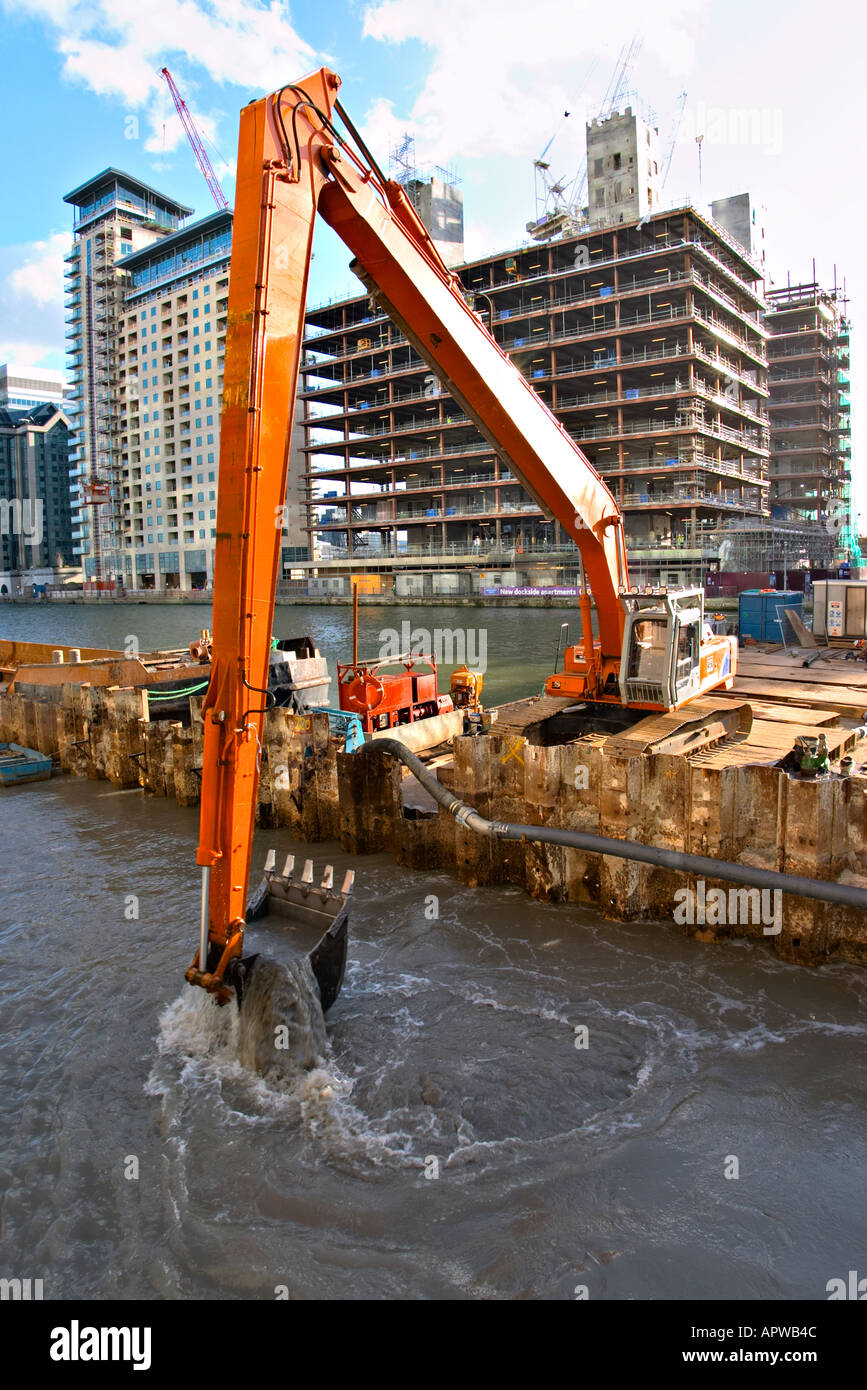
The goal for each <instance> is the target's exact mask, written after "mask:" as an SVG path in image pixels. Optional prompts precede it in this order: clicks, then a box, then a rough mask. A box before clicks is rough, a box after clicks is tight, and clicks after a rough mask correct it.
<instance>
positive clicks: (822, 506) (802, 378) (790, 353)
mask: <svg viewBox="0 0 867 1390" xmlns="http://www.w3.org/2000/svg"><path fill="white" fill-rule="evenodd" d="M767 302H768V307H767V312H766V315H765V324H766V327H767V328H768V330H769V333H770V338H769V339H768V377H769V386H770V400H769V403H768V404H769V412H770V426H771V496H770V501H771V515H772V521H773V527H774V529H775V531H778V532H779V535H780V536H781V537H785V536H787V535H789V536H790V535H791V534H792V532H793V531H794V532H795V533H796V534H797V535H798V537H799V540H800V542H801V548H802V552H803V554H802V564H803V566H804V567H808V568H811V569H815V568H829V567H832V568H833V567H834V566H835V565H836V564H837V563H838V562H839V561H841V560H845V559H847V558H848V559H849V560H851V561H852V562H853V563H854V562H856V560H857V558H858V557H857V556H856V555H855V554H854V553H853V552H854V551H855V550H856V549H857V536H856V528H855V527H854V525H853V520H854V519H853V517H852V515H851V479H852V471H851V470H852V460H851V448H852V445H851V437H852V436H851V428H852V427H851V399H850V391H849V384H850V378H849V319H848V316H847V309H846V300H845V297H844V294H843V292H842V291H841V290H839V289H836V288H835V289H832V290H825V289H822V287H821V286H820V285H818V284H817V283H815V281H814V282H811V283H809V284H800V285H791V284H789V285H786V286H785V287H780V288H778V289H772V290H769V291H768V295H767ZM781 523H783V524H784V525H783V528H782V529H781ZM792 548H793V547H792V544H791V542H790V544H789V547H788V549H789V551H790V552H791V550H792ZM785 558H786V559H787V560H788V562H789V563H790V564H791V562H792V557H791V554H790V553H789V554H787V555H786V556H785Z"/></svg>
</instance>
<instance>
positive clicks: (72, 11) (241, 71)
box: [2, 0, 318, 149]
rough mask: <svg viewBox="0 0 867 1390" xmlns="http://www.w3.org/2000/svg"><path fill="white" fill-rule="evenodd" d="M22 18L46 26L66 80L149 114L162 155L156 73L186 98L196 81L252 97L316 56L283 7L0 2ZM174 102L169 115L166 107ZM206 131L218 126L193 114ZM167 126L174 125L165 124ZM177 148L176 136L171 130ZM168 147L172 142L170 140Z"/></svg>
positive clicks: (155, 0)
mask: <svg viewBox="0 0 867 1390" xmlns="http://www.w3.org/2000/svg"><path fill="white" fill-rule="evenodd" d="M2 3H3V4H4V6H5V7H6V8H8V9H9V10H10V11H11V12H13V13H14V14H15V16H16V18H20V17H21V15H22V13H24V14H27V13H29V14H31V15H33V16H34V17H37V18H39V19H42V20H44V21H45V22H46V23H47V24H48V25H50V26H51V28H52V29H53V30H54V33H55V43H56V48H57V51H58V52H59V53H60V54H61V55H62V56H63V59H64V62H63V75H64V77H66V78H67V79H68V80H70V81H73V82H78V83H82V84H84V85H85V86H87V87H89V88H90V89H91V90H92V91H93V92H96V93H97V94H98V95H99V96H103V97H107V98H112V99H114V100H117V101H121V102H123V103H125V104H126V106H127V108H128V109H129V110H132V111H136V112H137V111H143V112H144V113H145V116H146V119H147V122H148V125H149V127H150V131H151V134H150V137H149V139H148V142H147V148H148V149H154V148H155V147H156V148H158V149H161V148H162V128H163V121H164V118H165V112H166V110H167V109H171V110H173V108H172V107H171V102H170V98H169V96H168V92H167V90H166V86H165V82H164V80H163V78H162V77H161V76H160V68H161V67H163V66H168V67H169V68H170V69H172V68H173V66H175V65H176V66H177V69H178V70H179V72H181V73H182V74H183V80H180V81H179V84H178V85H179V86H180V87H181V89H182V92H183V95H184V98H185V100H186V101H187V103H188V104H190V106H191V109H192V102H191V96H190V92H191V91H192V92H195V82H196V73H197V72H198V73H199V75H206V76H207V77H209V78H210V79H211V80H212V81H214V82H217V83H220V84H228V83H231V84H233V85H235V86H241V87H246V88H247V89H248V91H249V94H250V96H259V95H261V94H262V93H264V92H269V91H273V89H274V88H275V87H276V86H277V85H279V83H281V82H283V81H285V80H286V74H287V73H288V74H290V75H291V76H293V77H295V76H299V77H300V76H303V74H304V73H305V72H306V71H308V70H309V69H310V68H312V67H315V66H316V64H317V61H318V59H317V55H316V53H315V50H314V49H313V48H312V47H311V46H310V45H309V44H308V43H307V42H306V41H305V40H304V39H302V38H301V37H300V36H299V35H298V33H297V32H296V30H295V29H294V28H293V26H292V23H291V21H290V18H289V10H288V6H286V5H285V4H281V3H278V2H277V0H210V2H209V3H208V2H207V0H149V3H143V0H86V2H85V0H82V3H76V0H14V3H13V0H2ZM167 101H168V108H167V105H166V103H167ZM195 119H196V121H197V122H198V123H200V126H201V128H202V129H204V130H205V133H206V134H208V133H209V127H210V129H211V131H213V128H214V125H215V122H214V120H213V119H210V120H209V118H208V117H207V116H206V115H203V114H202V113H201V112H198V111H196V112H195ZM166 124H167V127H168V122H166ZM172 131H173V143H177V139H178V138H179V137H178V135H177V133H176V131H175V128H174V125H173V126H172ZM167 140H168V135H167Z"/></svg>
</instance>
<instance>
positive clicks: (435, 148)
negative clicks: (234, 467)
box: [0, 0, 867, 522]
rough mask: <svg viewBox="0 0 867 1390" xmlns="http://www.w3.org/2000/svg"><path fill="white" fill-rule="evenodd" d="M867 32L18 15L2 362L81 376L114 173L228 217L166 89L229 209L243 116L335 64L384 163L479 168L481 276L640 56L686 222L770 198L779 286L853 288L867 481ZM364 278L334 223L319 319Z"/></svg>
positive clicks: (286, 12) (656, 23)
mask: <svg viewBox="0 0 867 1390" xmlns="http://www.w3.org/2000/svg"><path fill="white" fill-rule="evenodd" d="M857 13H858V12H857V11H853V10H852V9H851V8H849V7H847V6H845V5H844V4H843V3H841V0H827V3H825V4H823V5H822V6H821V7H820V8H819V9H818V10H817V7H816V6H815V4H812V3H811V4H808V3H806V0H790V3H784V0H763V3H762V4H761V5H757V4H755V3H754V2H752V0H729V3H721V0H670V3H665V4H657V5H655V6H650V5H648V4H647V0H619V3H618V5H617V6H616V7H606V6H600V5H599V4H598V3H588V2H587V0H534V3H533V4H527V3H526V0H475V3H467V0H437V3H436V4H433V3H431V0H356V2H353V0H343V2H342V3H340V2H338V3H332V2H331V0H319V3H311V2H310V0H298V3H294V4H292V5H288V4H284V3H280V0H0V14H2V19H3V26H4V40H5V42H4V57H5V62H4V90H3V101H2V111H0V138H2V148H3V151H4V179H3V184H4V206H3V215H2V222H0V362H3V361H6V360H14V361H22V360H24V361H31V362H33V363H34V364H35V363H38V364H41V365H47V366H51V365H60V364H61V363H62V361H63V307H62V257H63V253H64V250H65V249H67V248H68V243H69V241H70V229H71V209H70V208H68V207H67V206H66V205H65V204H64V203H63V201H62V197H63V194H64V193H66V192H67V191H68V190H69V189H71V188H74V187H76V185H77V184H79V183H81V182H82V181H83V180H84V179H86V178H88V177H89V176H91V175H92V174H94V173H97V172H98V171H99V170H100V169H102V168H104V167H106V166H107V165H110V164H114V165H117V166H118V167H120V168H122V169H126V170H128V171H129V172H130V173H133V174H135V175H138V176H139V177H140V178H143V179H145V180H147V181H149V182H151V183H153V184H155V185H156V186H157V187H158V188H161V189H164V190H165V192H167V193H169V194H171V195H173V196H174V197H176V198H178V199H179V200H180V201H181V202H184V203H187V204H189V205H191V206H193V207H194V208H195V209H196V214H197V215H198V216H203V215H205V214H206V213H208V212H209V211H211V209H212V206H213V204H212V201H211V197H210V194H209V192H208V189H207V187H206V185H205V182H204V179H203V178H202V176H201V174H200V172H199V170H198V167H197V166H196V164H195V161H194V158H193V155H192V151H191V150H190V148H189V146H188V144H187V142H186V139H185V137H184V136H183V133H182V132H181V131H180V130H179V128H178V122H177V119H176V117H175V115H174V109H173V107H172V105H171V101H170V97H169V94H168V91H167V90H166V87H165V83H164V82H163V81H162V80H161V79H160V78H159V75H158V73H159V68H160V67H161V66H163V65H166V66H168V67H169V68H170V69H171V71H172V73H173V75H174V77H175V79H176V81H177V83H178V85H179V87H180V89H181V92H182V93H183V95H184V97H185V99H186V101H187V103H188V105H189V106H190V107H191V109H192V110H193V112H194V114H195V116H196V118H197V120H198V121H199V124H200V126H201V128H202V130H203V132H204V133H205V135H206V144H207V145H208V149H209V154H210V156H211V159H212V161H213V163H214V166H215V168H216V170H217V173H218V175H219V176H220V178H221V181H222V183H223V187H224V189H225V191H226V194H227V196H228V197H229V199H230V202H231V200H232V196H233V191H234V190H233V183H232V177H231V167H230V166H231V163H232V161H233V159H234V155H235V146H236V142H237V113H238V110H239V108H240V107H241V106H242V105H243V104H244V103H245V102H246V101H248V100H249V99H250V98H251V97H257V96H260V95H262V94H263V93H264V92H266V91H270V90H273V89H274V88H275V87H277V86H278V85H280V84H281V83H282V82H285V81H289V80H292V79H293V78H297V77H299V76H302V75H303V74H304V73H305V72H308V71H310V70H312V69H313V68H315V67H318V66H319V65H320V64H321V63H327V64H328V65H329V66H332V67H334V68H335V69H336V70H337V71H338V72H339V73H340V75H341V77H342V78H343V84H344V85H343V89H342V92H341V98H342V100H343V103H344V105H345V106H346V108H347V109H348V110H349V111H350V112H351V114H352V115H353V117H354V119H355V121H356V123H357V124H359V125H360V126H361V127H362V129H363V130H364V132H365V135H366V136H367V138H368V141H369V143H370V145H371V148H372V149H373V150H374V152H375V153H376V154H377V155H378V157H379V159H380V162H381V163H383V164H385V163H387V160H388V151H389V147H390V145H391V144H392V143H393V142H394V141H395V140H396V139H398V138H399V137H400V135H401V133H402V132H403V131H408V132H411V133H412V134H414V136H415V138H416V149H417V153H418V155H419V157H420V158H421V159H429V160H433V161H435V162H437V163H440V164H446V165H454V166H456V168H457V171H458V173H459V175H460V177H461V179H462V181H463V192H464V208H465V221H466V231H467V238H466V239H467V247H468V251H469V253H470V254H481V253H482V252H484V251H486V250H489V249H491V250H493V249H495V248H504V247H506V246H510V245H516V244H519V243H520V242H521V241H522V240H523V239H524V238H525V236H526V233H525V231H524V226H525V223H526V222H527V221H529V220H530V218H532V217H533V215H534V210H535V204H534V197H533V174H532V159H533V157H534V156H535V155H536V154H538V153H539V152H540V151H541V149H542V148H543V147H544V145H545V144H546V143H547V141H548V140H549V138H550V137H551V136H552V135H553V134H554V133H555V132H556V133H557V134H556V139H555V142H554V145H553V147H552V150H551V153H550V158H551V159H552V161H553V169H554V172H555V173H557V174H558V175H559V174H562V175H564V176H566V177H568V176H570V175H572V174H574V172H575V171H576V170H577V168H578V166H579V164H580V162H581V156H582V151H583V138H584V130H583V123H584V119H585V118H586V117H589V116H591V115H593V114H594V113H595V112H596V111H597V110H598V109H599V107H600V105H601V102H602V98H603V95H604V92H605V89H606V88H607V86H608V83H609V80H610V78H611V75H612V72H613V70H614V68H615V65H616V62H617V58H618V55H619V53H620V51H621V49H622V47H623V45H624V44H626V43H628V42H629V41H630V40H631V39H633V38H637V39H639V40H640V41H641V48H640V52H639V53H638V56H637V59H636V62H635V66H634V71H633V76H632V85H633V86H634V87H635V88H636V89H637V90H638V91H639V92H640V94H641V96H642V97H643V98H644V99H645V101H646V102H648V103H649V104H650V105H651V106H652V107H653V109H654V110H655V111H656V113H657V116H658V123H659V127H660V136H661V143H662V148H663V150H665V149H667V147H668V144H669V140H670V137H671V134H672V123H673V116H674V112H675V109H676V106H677V102H678V96H679V94H680V92H681V91H684V90H685V91H686V93H687V99H686V106H685V111H684V117H683V120H682V123H681V126H680V131H679V134H678V138H677V140H676V142H675V144H674V154H673V161H672V169H671V174H670V176H669V181H668V185H667V187H666V190H665V198H666V201H672V202H673V201H675V200H676V199H677V198H678V197H679V196H682V195H688V196H691V197H692V198H693V199H694V200H695V201H696V202H697V203H698V204H699V205H704V204H707V203H709V202H710V201H711V200H712V199H713V198H716V197H722V196H726V195H727V194H730V193H738V192H743V191H745V190H749V191H750V192H751V193H752V194H753V195H754V196H755V197H756V198H757V199H758V200H759V201H762V202H764V203H765V204H766V206H767V210H768V255H769V264H770V269H771V276H772V279H773V281H774V282H775V283H785V280H786V276H787V273H791V276H792V279H793V281H797V280H808V279H810V278H811V277H812V271H813V258H814V257H815V260H816V272H817V275H818V277H819V279H820V280H821V281H823V282H826V283H829V282H830V281H831V279H832V278H833V274H834V267H835V265H836V268H837V275H838V279H839V280H841V281H842V279H843V277H845V278H846V281H847V288H848V291H849V294H850V297H851V305H850V310H851V313H852V316H853V320H854V332H853V456H854V458H855V460H856V463H855V469H856V478H857V477H858V472H859V470H858V464H857V460H858V458H859V457H860V455H859V449H858V443H859V438H860V435H861V427H862V416H864V414H865V412H864V410H863V409H862V408H861V404H862V401H863V400H864V397H865V394H867V393H865V391H864V390H863V389H859V383H858V365H859V362H860V358H861V353H860V341H859V339H860V333H859V330H860V329H861V328H862V327H863V325H862V324H861V322H860V319H861V314H860V305H861V303H862V300H863V291H864V288H865V280H867V265H865V257H864V255H863V251H862V245H863V240H864V231H863V226H864V213H865V206H864V204H865V193H864V176H863V172H862V169H863V145H864V137H865V120H864V90H863V62H862V59H861V57H860V53H861V35H862V33H863V28H864V25H863V22H862V21H861V20H860V19H856V17H855V16H856V14H857ZM611 17H613V18H614V19H615V20H616V23H615V24H612V23H611ZM567 109H568V110H569V111H570V113H571V114H570V117H569V118H568V120H564V119H563V112H564V110H567ZM696 134H703V135H704V140H703V143H702V182H701V184H699V179H698V159H697V146H696V143H695V138H694V137H695V135H696ZM217 151H219V152H220V153H219V154H218V153H217ZM220 155H222V156H223V157H224V159H221V158H220ZM224 161H225V162H224ZM348 260H349V257H348V255H347V253H346V252H345V251H344V250H343V248H342V247H341V246H340V244H339V243H337V242H336V240H335V239H334V237H333V235H332V234H331V233H330V232H329V231H328V229H327V228H326V227H325V226H324V224H321V225H320V227H319V229H318V232H317V244H316V257H315V260H314V265H313V272H312V281H311V294H312V297H313V299H315V300H318V299H321V298H326V297H328V296H330V295H341V294H342V293H344V292H345V291H346V290H347V289H348V288H349V287H350V285H353V286H354V283H355V282H354V281H353V278H352V276H351V275H350V273H349V271H348V269H347V265H348ZM859 482H860V479H859ZM860 491H861V494H862V495H863V496H864V499H865V500H864V502H863V503H861V504H860V505H862V506H864V507H865V508H867V489H864V488H863V487H861V488H860ZM864 519H865V522H867V515H865V518H864Z"/></svg>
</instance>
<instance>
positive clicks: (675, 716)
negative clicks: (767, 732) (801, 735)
mask: <svg viewBox="0 0 867 1390" xmlns="http://www.w3.org/2000/svg"><path fill="white" fill-rule="evenodd" d="M752 727H753V712H752V709H751V707H750V706H749V705H736V704H733V703H731V702H727V703H725V704H720V703H717V702H716V701H714V700H711V699H704V700H693V701H691V703H690V704H689V706H688V707H685V708H683V709H679V710H677V709H675V710H669V711H668V712H667V713H664V714H654V715H651V716H650V717H649V718H648V719H642V720H640V721H639V722H638V723H637V724H634V725H633V726H632V728H631V729H626V730H624V732H623V733H620V734H615V735H614V736H613V737H612V738H609V739H606V740H605V752H606V753H615V754H622V755H624V756H626V755H632V756H633V757H634V756H635V755H636V754H640V753H675V754H684V755H686V754H689V753H698V752H700V751H701V750H702V749H705V748H710V747H711V746H712V745H713V744H715V743H720V742H721V741H722V740H723V739H724V738H733V737H736V736H740V737H742V738H745V737H746V736H747V734H748V733H749V732H750V729H751V728H752Z"/></svg>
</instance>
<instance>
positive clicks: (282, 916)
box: [236, 850, 355, 1013]
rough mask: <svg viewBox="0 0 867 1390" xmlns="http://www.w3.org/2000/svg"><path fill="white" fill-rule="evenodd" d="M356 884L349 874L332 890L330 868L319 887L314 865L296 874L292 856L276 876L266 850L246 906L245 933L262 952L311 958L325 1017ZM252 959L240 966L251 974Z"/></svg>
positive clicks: (339, 979) (337, 982) (338, 978)
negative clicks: (261, 870)
mask: <svg viewBox="0 0 867 1390" xmlns="http://www.w3.org/2000/svg"><path fill="white" fill-rule="evenodd" d="M354 882H355V873H354V871H353V870H352V869H348V870H347V872H346V875H345V877H344V879H343V885H342V887H341V888H340V890H339V891H338V890H336V889H335V887H334V870H333V868H332V867H331V865H330V864H329V865H328V866H327V867H326V869H325V873H324V874H323V876H322V880H321V882H320V883H315V882H314V876H313V860H312V859H307V860H306V861H305V863H304V867H303V869H302V871H301V873H300V874H298V873H296V871H295V856H294V855H293V854H290V855H288V857H287V859H286V863H285V864H284V866H283V871H282V873H278V872H277V869H276V854H275V852H274V850H269V852H268V857H267V859H266V861H265V873H264V876H263V878H262V882H261V883H260V884H259V887H258V888H257V889H256V891H255V892H254V893H253V895H252V897H251V898H250V901H249V903H248V905H247V924H248V927H249V928H251V929H252V932H253V935H254V938H255V941H256V944H257V945H258V946H260V948H261V950H262V951H263V952H267V954H268V955H269V956H273V957H275V958H276V959H277V960H283V961H285V960H286V959H287V958H291V957H296V958H297V957H299V956H307V957H309V960H310V967H311V969H312V971H313V974H314V976H315V978H316V982H317V984H318V985H319V994H320V998H321V1000H322V1012H323V1013H326V1012H327V1010H328V1009H330V1008H331V1005H332V1004H333V1003H334V1001H335V999H336V998H337V996H338V994H339V993H340V986H341V985H342V984H343V973H344V971H345V969H346V947H347V941H348V937H349V900H350V897H351V895H352V887H353V884H354ZM254 959H255V957H247V958H246V960H245V961H244V965H245V966H246V967H247V968H249V966H250V964H251V963H252V960H254ZM236 989H237V984H236ZM239 995H240V991H239ZM239 1003H240V997H239Z"/></svg>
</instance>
